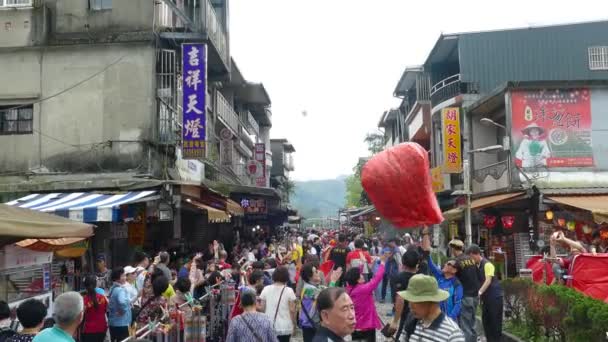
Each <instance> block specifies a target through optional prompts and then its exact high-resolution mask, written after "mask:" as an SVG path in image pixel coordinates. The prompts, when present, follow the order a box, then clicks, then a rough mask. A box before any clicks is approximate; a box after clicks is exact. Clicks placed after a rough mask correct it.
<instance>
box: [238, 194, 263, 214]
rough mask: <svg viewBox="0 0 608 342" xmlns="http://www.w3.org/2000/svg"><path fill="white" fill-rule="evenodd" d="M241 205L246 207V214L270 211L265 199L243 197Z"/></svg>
mask: <svg viewBox="0 0 608 342" xmlns="http://www.w3.org/2000/svg"><path fill="white" fill-rule="evenodd" d="M241 207H243V209H245V214H266V213H267V212H268V210H267V208H266V200H265V199H252V198H250V199H248V198H243V199H242V200H241Z"/></svg>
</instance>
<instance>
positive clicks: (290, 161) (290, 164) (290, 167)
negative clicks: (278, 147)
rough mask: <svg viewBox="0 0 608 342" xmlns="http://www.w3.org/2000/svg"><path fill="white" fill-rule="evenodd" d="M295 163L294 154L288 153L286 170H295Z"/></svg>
mask: <svg viewBox="0 0 608 342" xmlns="http://www.w3.org/2000/svg"><path fill="white" fill-rule="evenodd" d="M295 169H296V168H295V165H294V162H293V155H291V153H288V154H286V155H285V170H287V171H295Z"/></svg>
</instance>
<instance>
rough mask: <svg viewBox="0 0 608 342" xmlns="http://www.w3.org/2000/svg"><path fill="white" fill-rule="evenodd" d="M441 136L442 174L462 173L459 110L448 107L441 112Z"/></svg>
mask: <svg viewBox="0 0 608 342" xmlns="http://www.w3.org/2000/svg"><path fill="white" fill-rule="evenodd" d="M441 128H442V134H443V170H442V171H443V173H460V172H462V152H461V146H460V108H457V107H448V108H444V109H442V110H441Z"/></svg>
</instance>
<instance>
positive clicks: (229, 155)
mask: <svg viewBox="0 0 608 342" xmlns="http://www.w3.org/2000/svg"><path fill="white" fill-rule="evenodd" d="M220 138H221V140H220V164H222V165H224V166H232V164H233V159H234V156H233V155H234V140H232V132H231V131H230V130H229V129H228V128H223V129H222V131H221V132H220Z"/></svg>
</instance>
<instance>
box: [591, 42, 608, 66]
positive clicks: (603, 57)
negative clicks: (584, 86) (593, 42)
mask: <svg viewBox="0 0 608 342" xmlns="http://www.w3.org/2000/svg"><path fill="white" fill-rule="evenodd" d="M589 69H590V70H608V46H592V47H590V48H589Z"/></svg>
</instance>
